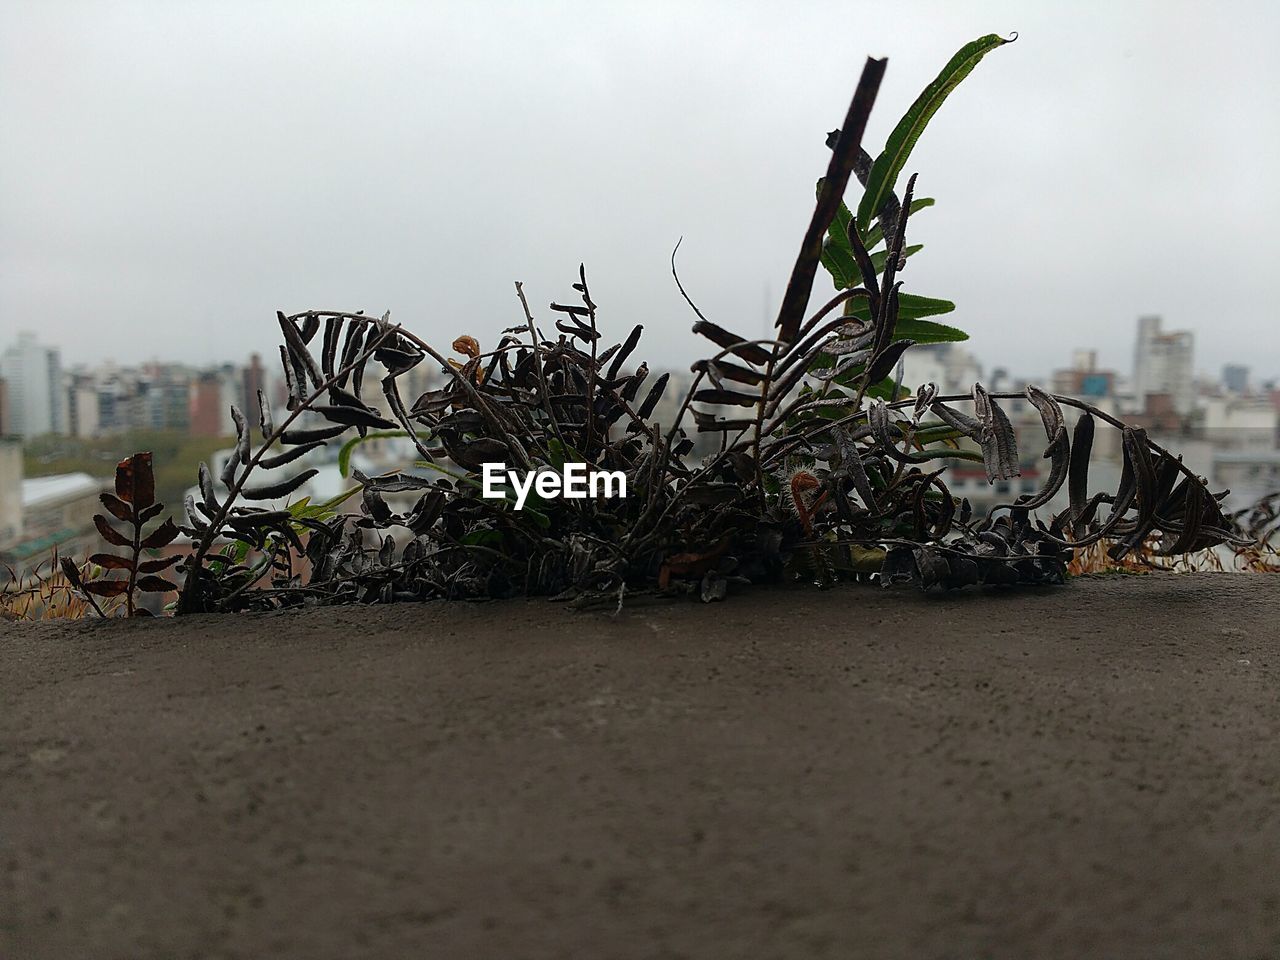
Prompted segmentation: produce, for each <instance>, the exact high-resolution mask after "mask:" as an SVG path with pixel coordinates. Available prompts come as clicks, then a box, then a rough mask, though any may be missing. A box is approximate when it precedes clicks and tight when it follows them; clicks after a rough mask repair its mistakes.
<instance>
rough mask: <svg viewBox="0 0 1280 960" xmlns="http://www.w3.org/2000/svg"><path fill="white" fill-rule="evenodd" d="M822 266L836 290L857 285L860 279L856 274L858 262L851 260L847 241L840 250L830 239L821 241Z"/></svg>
mask: <svg viewBox="0 0 1280 960" xmlns="http://www.w3.org/2000/svg"><path fill="white" fill-rule="evenodd" d="M821 259H822V265H823V266H824V267H826V270H827V273H829V274H831V282H832V283H834V284H835V286H836V289H837V290H848V289H849V288H850V287H854V286H857V285H858V281H859V280H861V279H862V277H861V276H860V275H859V274H858V262H857V261H856V260H855V259H854V258H853V251H851V250H850V249H849V244H848V241H846V242H845V245H844V248H843V249H841V247H840V245H839V244H837V243H836V242H835V241H834V240H833V239H832V238H831V237H827V238H826V239H825V240H823V241H822V258H821Z"/></svg>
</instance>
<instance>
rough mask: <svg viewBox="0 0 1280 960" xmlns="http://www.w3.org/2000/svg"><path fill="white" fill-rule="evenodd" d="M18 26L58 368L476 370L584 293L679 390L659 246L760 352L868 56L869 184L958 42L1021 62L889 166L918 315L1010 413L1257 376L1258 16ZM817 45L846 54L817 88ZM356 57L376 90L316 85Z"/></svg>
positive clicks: (670, 288) (825, 71)
mask: <svg viewBox="0 0 1280 960" xmlns="http://www.w3.org/2000/svg"><path fill="white" fill-rule="evenodd" d="M19 9H20V10H21V15H20V16H19V17H17V18H16V24H15V25H16V29H14V30H10V31H6V32H5V34H4V36H3V37H0V107H3V109H4V112H5V115H6V117H8V118H10V119H11V122H12V123H13V124H14V126H15V128H17V129H21V130H23V137H22V139H21V144H20V148H19V144H18V141H14V144H13V145H12V146H11V149H10V150H9V151H7V152H6V155H5V165H6V171H7V176H6V177H5V179H4V181H3V182H0V212H2V213H3V222H4V223H5V229H4V231H2V232H0V317H4V318H5V320H4V323H5V325H6V327H8V328H9V329H13V328H15V327H21V326H27V325H32V326H37V327H39V328H40V329H41V331H42V333H43V335H45V336H46V337H47V338H48V339H49V340H50V341H51V342H56V343H57V344H58V345H59V346H60V347H61V348H62V349H63V352H64V362H65V363H67V364H68V365H73V364H75V363H78V362H85V361H91V360H94V359H96V358H98V357H103V356H108V355H111V354H116V355H117V358H118V359H119V360H121V362H130V361H136V360H141V359H143V358H144V357H145V356H150V355H155V356H160V357H170V358H175V359H177V358H180V359H185V360H189V361H197V360H200V359H203V358H209V357H234V356H237V355H243V354H246V353H248V352H250V351H252V350H258V351H259V352H262V353H263V354H264V355H266V354H267V353H269V352H270V348H271V338H272V337H273V336H274V313H275V310H276V309H278V308H279V309H284V310H286V311H295V310H303V309H308V308H312V307H323V308H341V309H365V310H366V311H367V312H370V313H376V314H379V315H380V314H381V313H382V311H384V310H386V309H390V310H391V312H392V317H393V318H397V319H401V320H404V321H405V322H406V323H408V324H409V325H411V326H412V327H413V328H414V329H415V330H417V331H418V332H419V333H421V334H422V335H424V336H426V337H427V338H428V339H430V340H431V341H432V342H436V343H439V344H447V343H449V342H451V341H452V339H453V338H454V337H456V336H458V335H459V334H462V333H467V334H470V335H472V336H475V337H477V338H478V339H480V340H481V341H482V342H494V341H495V340H496V338H497V335H498V331H500V330H501V329H502V328H504V327H506V326H510V325H511V324H513V323H518V322H520V319H521V314H520V310H519V305H518V304H517V302H516V300H515V297H514V290H513V289H512V281H515V280H520V281H523V282H524V283H525V284H526V292H527V293H528V295H529V298H530V302H531V304H532V305H533V307H534V310H535V316H537V318H538V319H539V320H540V321H546V320H548V317H547V312H546V309H545V306H546V304H547V303H548V302H549V301H551V300H553V299H563V298H564V297H565V296H566V295H567V293H568V290H569V284H570V283H571V282H572V280H573V279H574V274H575V273H576V270H577V266H578V263H579V262H585V263H586V267H587V273H588V277H589V278H590V279H591V284H592V291H593V294H594V295H595V297H596V300H597V301H598V302H599V303H600V304H601V319H602V323H603V324H604V325H605V326H606V328H607V329H608V330H611V331H617V332H624V331H626V330H629V329H630V328H631V326H633V325H634V324H635V323H640V322H642V323H645V324H646V326H647V331H646V339H645V341H644V343H643V344H642V350H644V348H645V347H648V348H649V349H650V350H653V351H661V352H663V353H668V354H670V355H672V356H673V357H674V358H675V359H676V360H678V361H679V362H680V363H682V364H683V363H688V362H689V361H691V360H693V359H694V358H695V357H696V355H697V352H698V350H699V349H700V348H699V345H698V344H697V341H696V339H695V338H694V337H692V336H691V335H690V334H689V333H688V328H689V325H690V322H691V320H692V317H691V315H690V313H689V311H688V309H687V307H686V306H685V304H684V303H683V301H682V300H681V299H680V296H679V293H678V291H677V290H676V288H675V285H674V283H673V282H672V280H671V276H670V267H669V263H668V260H669V257H670V255H671V250H672V248H673V247H674V246H675V243H676V241H677V239H678V238H680V237H681V236H683V237H684V243H683V246H682V247H681V250H680V258H679V267H680V272H681V277H682V279H683V280H684V282H685V284H686V287H687V288H688V290H689V292H690V294H691V295H692V296H693V297H694V299H695V300H696V301H697V302H698V304H699V306H700V307H701V308H702V309H703V311H704V312H705V313H706V315H707V316H708V317H709V318H711V319H713V320H716V321H717V322H721V323H723V324H727V325H729V326H730V327H739V326H745V327H751V326H755V325H758V326H759V328H763V327H764V325H765V323H766V316H765V315H762V306H761V302H762V299H766V297H762V294H763V293H764V291H766V290H767V291H769V295H768V296H767V300H768V302H769V308H768V309H773V308H776V305H777V300H778V298H779V297H780V295H781V292H782V290H783V289H784V287H785V281H786V275H787V271H788V270H789V268H790V265H791V263H792V262H793V260H794V257H795V252H796V248H797V244H798V242H799V238H800V236H801V233H802V231H803V227H804V222H805V217H806V216H807V214H808V211H809V209H810V205H811V203H812V195H813V183H814V180H815V179H816V178H817V177H818V176H819V175H820V174H821V173H822V170H823V169H824V167H825V163H826V148H825V146H824V144H823V139H824V137H825V134H826V131H828V130H830V129H831V128H832V126H834V125H836V124H837V123H838V122H839V118H840V116H841V115H842V110H843V106H844V104H845V103H846V102H847V98H848V95H849V91H850V89H851V87H852V84H853V81H854V78H855V76H856V73H857V67H858V64H859V63H860V62H861V58H862V55H863V54H864V53H873V54H877V55H880V54H883V55H887V56H888V57H889V67H888V72H887V74H886V79H885V84H884V87H883V90H882V95H881V97H880V99H879V102H878V103H877V106H876V110H875V111H874V113H873V115H872V119H871V123H870V126H869V129H868V134H867V141H868V143H869V144H871V145H872V146H873V147H876V146H878V145H879V144H880V143H882V142H883V139H884V137H885V136H886V134H887V131H888V130H889V129H890V128H891V126H892V124H893V122H894V121H895V120H896V118H897V117H898V116H899V115H900V114H901V112H902V111H903V110H904V109H905V108H906V106H907V105H908V104H909V103H910V102H911V100H912V99H913V98H914V97H915V95H916V94H917V93H918V92H919V90H920V89H921V88H922V87H923V86H924V85H925V84H926V83H927V82H928V81H929V80H930V79H932V78H933V77H934V76H935V75H936V73H937V71H938V69H939V68H940V67H941V65H942V64H943V63H944V62H945V61H946V60H947V59H948V58H949V57H950V56H951V54H952V53H953V52H954V51H955V49H956V48H957V47H959V45H960V44H961V43H963V42H965V41H967V40H969V39H972V38H973V37H974V36H978V35H980V34H984V33H990V32H999V33H1001V34H1006V35H1007V34H1009V33H1011V32H1012V31H1015V30H1016V31H1019V33H1020V36H1019V39H1018V41H1017V42H1016V43H1014V44H1010V45H1008V46H1007V47H1006V48H1003V49H1001V50H1000V51H999V52H998V53H996V54H993V55H992V56H991V57H990V58H988V59H987V60H984V62H983V63H982V64H981V65H979V67H978V68H977V69H976V70H975V71H974V73H973V75H972V76H971V77H969V78H968V79H967V80H966V82H965V84H964V86H963V88H962V89H959V90H957V91H956V93H955V94H954V96H952V97H951V98H950V99H949V100H948V103H947V105H946V109H945V110H943V111H941V112H940V113H939V115H938V117H937V118H936V119H935V121H934V122H933V123H931V124H930V127H929V129H928V130H927V132H926V133H925V134H924V136H923V137H922V138H921V140H920V143H919V145H918V147H917V149H916V151H915V152H914V153H913V155H912V158H911V164H910V169H911V170H914V171H918V172H919V173H920V180H919V184H918V188H919V190H920V191H921V193H923V194H926V195H928V196H933V197H936V198H937V200H938V203H937V206H936V207H935V208H933V209H930V210H927V211H923V212H922V213H921V214H920V216H919V217H918V218H913V221H912V228H911V230H912V235H911V239H912V240H913V241H914V242H922V243H924V244H925V249H924V251H923V252H922V253H921V254H920V255H918V256H916V257H913V258H912V259H911V261H910V266H909V268H908V270H907V272H906V273H905V275H904V279H905V281H906V284H907V287H906V288H907V289H908V290H913V291H918V292H920V293H924V294H928V295H937V296H942V297H946V298H948V299H951V300H953V301H955V303H956V304H957V310H956V312H955V313H954V314H951V315H949V317H948V319H949V321H951V322H954V323H955V324H956V325H958V326H960V327H961V328H963V329H966V330H968V331H969V332H970V333H971V335H972V337H973V341H972V342H973V344H974V349H975V350H976V351H977V352H978V353H979V354H980V355H981V356H982V357H983V359H984V362H986V363H988V364H990V365H1001V366H1005V367H1007V368H1010V369H1017V370H1021V371H1025V372H1026V374H1027V375H1029V376H1047V375H1048V374H1049V373H1050V372H1051V370H1052V369H1053V367H1054V366H1055V365H1056V364H1058V363H1059V362H1061V361H1060V359H1059V358H1061V357H1064V356H1067V355H1068V354H1069V353H1070V351H1072V350H1074V349H1077V348H1082V347H1093V348H1096V349H1098V350H1099V352H1100V359H1101V361H1102V362H1103V363H1104V364H1106V365H1108V366H1119V365H1120V363H1121V360H1120V358H1121V356H1122V354H1123V353H1125V352H1127V351H1128V350H1129V349H1130V347H1131V344H1130V341H1129V337H1128V327H1129V325H1130V323H1131V322H1132V318H1133V317H1136V316H1138V315H1142V314H1161V315H1163V316H1164V317H1165V318H1166V322H1167V323H1168V324H1169V325H1170V326H1172V327H1173V328H1175V329H1184V330H1190V331H1192V332H1193V333H1194V334H1195V335H1196V338H1197V341H1198V342H1197V355H1198V357H1199V358H1200V359H1199V363H1200V371H1198V372H1210V371H1216V370H1218V369H1220V368H1221V367H1222V366H1223V365H1225V364H1227V363H1231V362H1240V361H1241V360H1242V359H1243V358H1246V357H1247V358H1248V361H1249V362H1250V364H1251V365H1252V366H1253V367H1254V368H1255V370H1256V371H1257V373H1258V374H1259V375H1260V376H1262V377H1263V378H1269V377H1276V376H1278V375H1280V340H1277V338H1274V337H1265V336H1262V335H1261V331H1264V330H1269V329H1271V328H1272V327H1274V325H1275V317H1274V307H1273V306H1271V305H1273V304H1275V303H1276V302H1278V301H1280V277H1278V276H1277V275H1276V274H1275V272H1274V271H1273V270H1271V269H1270V264H1271V263H1272V262H1273V261H1274V260H1275V259H1276V256H1277V254H1280V249H1278V247H1277V244H1278V241H1277V239H1276V238H1275V234H1274V231H1273V230H1272V229H1271V227H1270V225H1271V224H1272V223H1274V222H1275V221H1276V219H1277V216H1278V215H1280V206H1278V204H1280V200H1278V199H1277V196H1276V194H1275V192H1274V191H1267V190H1265V189H1260V188H1259V187H1258V185H1259V184H1265V183H1266V182H1267V181H1268V178H1269V174H1270V169H1271V167H1272V166H1273V163H1272V160H1273V159H1274V157H1275V156H1276V154H1277V151H1278V150H1280V120H1278V119H1277V117H1276V115H1275V112H1274V110H1272V109H1271V105H1270V101H1269V99H1268V98H1269V95H1268V94H1266V92H1265V91H1266V90H1269V89H1275V88H1276V87H1277V86H1280V62H1277V61H1276V59H1275V58H1274V57H1273V56H1272V55H1271V52H1270V50H1269V48H1268V46H1267V42H1266V38H1268V37H1270V36H1273V35H1274V34H1275V32H1276V28H1277V27H1278V26H1280V11H1277V10H1276V9H1275V8H1274V7H1273V6H1271V5H1266V4H1262V3H1256V4H1244V5H1239V6H1236V7H1234V8H1233V9H1232V10H1231V11H1223V10H1212V9H1210V8H1207V7H1204V6H1203V5H1196V4H1191V3H1161V4H1155V3H1133V4H1124V5H1115V4H1113V5H1109V6H1101V5H1097V6H1093V7H1091V8H1090V13H1089V15H1088V16H1081V15H1079V13H1078V12H1077V11H1076V10H1073V9H1058V8H1049V7H1043V6H1038V7H1034V8H1029V7H1028V5H1026V4H1018V3H1014V2H988V3H983V4H977V5H969V6H966V8H965V9H964V10H960V9H958V8H957V7H955V5H947V4H941V3H907V4H902V5H899V6H898V7H897V8H896V9H895V13H894V16H893V17H885V16H882V15H874V14H875V11H874V9H873V8H872V7H870V6H868V7H866V8H865V10H864V9H863V8H859V7H858V6H857V5H856V4H854V5H852V6H850V5H847V4H815V5H811V6H804V7H801V8H798V9H796V10H793V11H789V12H788V14H787V16H786V17H780V16H778V15H777V13H776V11H771V10H769V9H768V8H766V7H763V6H756V5H752V4H746V5H734V6H733V7H729V6H716V5H695V6H694V7H690V6H688V5H686V6H684V7H675V6H665V5H663V4H661V3H659V4H654V5H650V7H648V8H646V9H645V11H644V12H643V14H640V13H636V12H630V13H622V12H619V11H614V10H610V9H606V8H602V7H600V6H598V5H596V6H589V5H575V4H565V5H548V6H542V5H540V6H539V7H538V8H537V9H536V10H534V9H531V8H527V7H521V6H519V5H499V6H498V7H496V8H489V10H490V12H486V11H482V10H479V9H474V10H473V9H470V8H462V7H459V8H456V9H455V10H454V11H453V12H452V13H451V14H450V16H447V17H445V16H437V15H433V14H432V12H431V11H430V9H429V8H423V9H421V10H416V11H415V10H411V9H410V8H395V7H390V6H388V7H375V8H370V9H369V10H368V11H362V12H360V13H354V12H351V13H344V12H342V11H334V12H333V13H332V15H330V16H327V17H324V18H312V17H307V16H305V15H302V14H303V13H304V12H305V7H304V6H291V5H290V4H288V3H282V4H279V5H271V6H269V7H258V6H254V7H236V6H232V7H229V8H227V9H225V10H222V11H220V12H219V14H218V16H216V17H215V16H212V15H210V14H208V13H206V12H202V11H200V10H199V9H197V8H188V7H184V6H169V5H159V4H150V5H134V4H106V5H93V6H81V5H63V4H56V3H53V4H46V3H27V4H19ZM495 14H496V15H495ZM864 14H865V15H864ZM833 23H842V24H848V36H847V40H845V39H842V41H841V44H842V45H841V51H842V55H840V56H825V55H824V56H815V52H816V51H821V50H826V49H830V47H831V44H832V39H831V37H832V32H831V27H832V24H833ZM1242 23H1243V24H1246V25H1247V27H1246V28H1245V29H1242ZM352 47H354V48H357V49H369V50H377V51H379V55H378V56H377V57H370V58H366V59H364V60H363V61H362V63H361V66H360V69H359V70H358V71H348V70H340V69H337V68H332V69H330V68H328V67H326V66H324V65H325V64H329V63H338V62H342V60H343V52H344V51H345V50H347V49H349V48H352ZM762 51H767V54H762ZM1188 63H1194V64H1195V65H1196V68H1195V69H1194V70H1189V69H1187V68H1186V64H1188ZM317 65H320V66H317ZM1215 251H1221V253H1215ZM824 292H825V291H824V290H822V289H821V287H820V288H819V290H818V295H821V294H823V293H824ZM764 313H767V310H765V311H764ZM1117 325H1122V327H1123V328H1124V330H1125V336H1124V337H1123V338H1122V339H1121V340H1119V341H1117V340H1115V339H1114V338H1113V337H1112V336H1111V332H1112V330H1113V329H1114V328H1115V327H1116V326H1117ZM672 365H676V364H675V363H673V364H672Z"/></svg>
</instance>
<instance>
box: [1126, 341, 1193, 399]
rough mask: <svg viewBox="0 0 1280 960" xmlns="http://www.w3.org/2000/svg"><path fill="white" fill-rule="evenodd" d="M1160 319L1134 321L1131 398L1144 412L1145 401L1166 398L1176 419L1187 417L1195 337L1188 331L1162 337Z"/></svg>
mask: <svg viewBox="0 0 1280 960" xmlns="http://www.w3.org/2000/svg"><path fill="white" fill-rule="evenodd" d="M1161 322H1162V321H1161V318H1160V317H1158V316H1146V317H1139V318H1138V340H1137V344H1136V346H1135V348H1134V356H1133V381H1134V394H1135V395H1136V397H1137V400H1138V402H1139V403H1140V404H1142V405H1143V407H1144V408H1145V407H1146V405H1147V402H1148V398H1149V397H1151V396H1152V395H1156V394H1161V395H1167V396H1168V397H1169V400H1170V403H1171V404H1172V406H1173V409H1174V410H1175V411H1176V412H1177V413H1178V414H1179V415H1180V416H1184V417H1185V416H1189V415H1190V414H1191V411H1192V409H1193V408H1194V406H1195V386H1194V384H1193V382H1192V376H1191V365H1192V359H1193V354H1194V347H1195V337H1194V335H1193V334H1192V333H1191V332H1190V331H1189V330H1180V331H1176V332H1173V333H1165V332H1163V331H1162V330H1161Z"/></svg>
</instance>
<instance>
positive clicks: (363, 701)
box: [0, 575, 1280, 960]
mask: <svg viewBox="0 0 1280 960" xmlns="http://www.w3.org/2000/svg"><path fill="white" fill-rule="evenodd" d="M0 734H2V738H0V956H3V957H5V958H9V957H12V958H15V960H16V958H23V960H44V958H94V960H113V958H119V960H125V958H128V960H144V958H171V957H172V958H178V957H181V958H194V957H207V958H246V960H247V958H253V960H258V958H300V960H301V958H305V960H325V958H334V960H353V958H363V957H376V958H418V957H432V958H453V957H458V958H481V960H488V958H494V960H506V958H552V957H556V958H560V957H572V958H585V960H595V958H676V957H690V958H721V957H724V958H730V957H732V958H737V957H744V958H753V960H755V958H770V957H786V958H792V957H794V958H805V960H812V958H822V957H831V958H842V960H843V958H850V957H911V958H928V957H938V958H942V957H955V958H978V957H1017V958H1026V957H1064V958H1067V957H1070V958H1079V957H1143V958H1151V957H1190V956H1194V957H1214V958H1229V957H1242V958H1243V957H1249V958H1259V957H1273V956H1277V955H1280V790H1278V788H1280V580H1276V579H1269V578H1266V577H1261V576H1257V577H1255V576H1247V575H1194V576H1185V577H1175V576H1169V575H1163V576H1151V577H1142V578H1134V577H1122V578H1112V579H1100V580H1089V581H1077V582H1075V583H1073V584H1071V585H1070V586H1068V587H1065V588H1060V589H1045V590H1037V591H1020V592H1007V593H990V592H988V593H981V592H976V591H974V592H968V593H961V594H954V595H950V596H946V597H943V596H929V597H925V596H920V595H918V594H916V593H913V592H910V591H900V592H894V593H893V594H892V595H886V594H885V593H883V592H880V591H878V590H875V589H869V588H868V589H856V588H847V589H842V590H837V591H833V592H830V593H818V592H816V591H809V590H790V589H788V590H761V591H756V592H751V593H747V594H744V595H740V596H735V597H732V598H731V599H730V600H729V602H727V603H725V604H721V605H714V606H700V605H696V604H692V603H689V604H683V603H680V604H656V603H653V602H649V603H645V604H636V605H633V606H631V607H628V608H627V609H626V610H625V611H624V612H623V614H622V616H621V617H619V618H618V620H616V621H613V620H610V619H609V618H608V617H606V616H603V615H597V614H581V613H579V614H575V613H572V612H571V611H569V610H566V609H564V608H562V607H556V606H553V605H550V604H546V603H541V602H530V603H504V604H487V605H463V604H454V605H444V604H431V605H423V606H416V605H415V606H399V607H390V608H380V609H369V608H343V609H337V610H332V609H331V610H318V611H310V612H306V613H286V614H276V615H268V616H241V617H234V618H222V619H219V618H210V617H201V618H191V619H185V620H181V621H159V622H113V623H92V622H87V623H74V624H55V625H47V626H44V625H35V626H33V625H5V626H0Z"/></svg>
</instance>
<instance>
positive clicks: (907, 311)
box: [845, 293, 956, 340]
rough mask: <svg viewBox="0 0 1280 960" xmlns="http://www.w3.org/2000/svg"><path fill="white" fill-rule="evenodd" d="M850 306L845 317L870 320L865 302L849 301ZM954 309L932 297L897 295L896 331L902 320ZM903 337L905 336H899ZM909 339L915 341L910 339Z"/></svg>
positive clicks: (900, 326) (945, 302) (953, 306)
mask: <svg viewBox="0 0 1280 960" xmlns="http://www.w3.org/2000/svg"><path fill="white" fill-rule="evenodd" d="M848 302H849V303H850V304H852V306H851V307H850V308H849V309H848V310H846V311H845V316H852V317H858V318H860V319H862V320H870V319H871V308H870V307H869V306H868V305H867V301H866V300H861V299H858V300H850V301H848ZM955 308H956V305H955V304H954V303H952V302H951V301H950V300H938V299H935V298H934V297H922V296H920V295H919V294H915V293H902V294H899V295H898V329H899V330H901V329H902V321H903V320H917V319H919V318H920V317H933V316H937V315H938V314H940V313H950V312H951V311H952V310H954V309H955ZM899 336H900V337H905V336H906V334H899ZM911 339H913V340H914V339H915V338H914V337H912V338H911Z"/></svg>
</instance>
